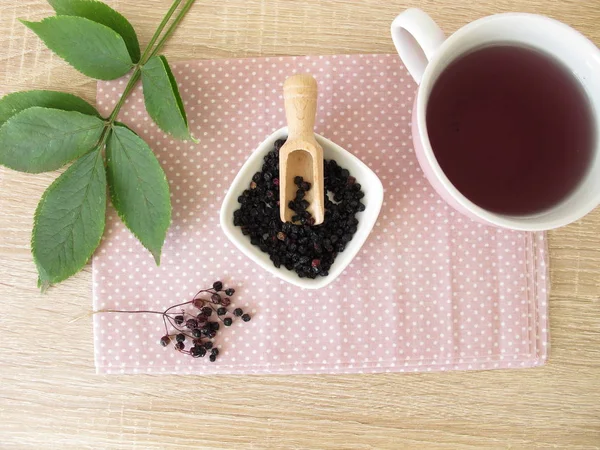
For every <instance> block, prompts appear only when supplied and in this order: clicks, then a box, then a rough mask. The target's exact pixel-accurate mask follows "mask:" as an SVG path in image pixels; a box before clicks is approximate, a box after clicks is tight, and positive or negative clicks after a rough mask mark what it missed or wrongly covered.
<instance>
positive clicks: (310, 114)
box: [279, 74, 325, 225]
mask: <svg viewBox="0 0 600 450" xmlns="http://www.w3.org/2000/svg"><path fill="white" fill-rule="evenodd" d="M283 99H284V102H285V115H286V118H287V124H288V139H287V141H286V143H285V144H284V145H283V147H281V150H280V151H279V199H280V203H279V214H280V216H281V221H282V222H291V219H292V216H293V215H294V214H295V213H294V211H293V210H291V209H290V208H289V207H288V204H289V202H290V201H292V200H294V199H295V198H296V191H297V190H298V187H297V186H296V185H295V184H294V178H295V177H297V176H300V177H302V178H304V181H307V182H309V183H310V184H311V185H312V187H311V188H310V190H309V191H308V192H307V193H306V195H305V197H304V198H305V200H307V201H308V202H309V203H310V206H309V207H308V208H307V211H308V212H309V213H310V214H311V215H312V217H313V218H314V219H315V225H318V224H320V223H323V219H324V216H325V189H324V186H323V183H324V182H323V149H322V148H321V146H320V145H319V144H318V143H317V141H316V139H315V133H314V131H313V129H314V126H315V115H316V113H317V81H316V80H315V79H314V78H313V77H312V76H311V75H308V74H301V75H293V76H291V77H289V78H288V79H287V80H286V81H285V83H284V84H283Z"/></svg>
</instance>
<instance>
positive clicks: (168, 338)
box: [160, 335, 171, 347]
mask: <svg viewBox="0 0 600 450" xmlns="http://www.w3.org/2000/svg"><path fill="white" fill-rule="evenodd" d="M170 343H171V336H169V335H165V336H163V337H161V338H160V345H162V346H163V347H166V346H167V345H169V344H170Z"/></svg>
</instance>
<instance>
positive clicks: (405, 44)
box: [392, 8, 446, 84]
mask: <svg viewBox="0 0 600 450" xmlns="http://www.w3.org/2000/svg"><path fill="white" fill-rule="evenodd" d="M445 39H446V36H444V32H443V31H442V30H441V28H440V27H438V26H437V24H436V23H435V22H434V21H433V19H432V18H431V17H429V16H428V15H427V13H425V12H424V11H421V10H420V9H417V8H409V9H407V10H406V11H404V12H403V13H401V14H400V15H399V16H398V17H396V18H395V19H394V21H393V22H392V40H393V41H394V45H395V46H396V50H397V51H398V55H400V59H401V60H402V62H403V63H404V65H405V66H406V68H407V69H408V72H409V73H410V74H411V76H412V77H413V78H414V80H415V81H416V83H417V84H421V80H422V79H423V73H424V72H425V68H426V67H427V63H428V62H429V61H430V60H431V58H432V57H433V55H434V54H435V52H436V51H437V49H438V48H439V47H440V45H442V42H444V40H445Z"/></svg>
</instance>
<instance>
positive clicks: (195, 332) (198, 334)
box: [192, 328, 202, 339]
mask: <svg viewBox="0 0 600 450" xmlns="http://www.w3.org/2000/svg"><path fill="white" fill-rule="evenodd" d="M192 336H194V337H195V338H196V339H199V338H201V337H202V331H200V329H198V328H196V329H194V330H193V331H192Z"/></svg>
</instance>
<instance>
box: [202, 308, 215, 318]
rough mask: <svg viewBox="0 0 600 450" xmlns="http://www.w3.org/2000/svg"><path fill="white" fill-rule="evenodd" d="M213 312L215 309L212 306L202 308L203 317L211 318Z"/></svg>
mask: <svg viewBox="0 0 600 450" xmlns="http://www.w3.org/2000/svg"><path fill="white" fill-rule="evenodd" d="M212 312H213V309H212V308H211V307H210V306H205V307H204V308H202V315H204V316H206V317H209V316H210V315H211V314H212Z"/></svg>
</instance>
